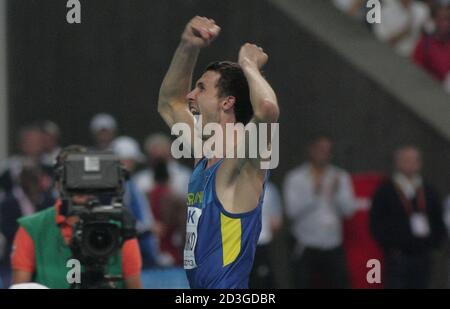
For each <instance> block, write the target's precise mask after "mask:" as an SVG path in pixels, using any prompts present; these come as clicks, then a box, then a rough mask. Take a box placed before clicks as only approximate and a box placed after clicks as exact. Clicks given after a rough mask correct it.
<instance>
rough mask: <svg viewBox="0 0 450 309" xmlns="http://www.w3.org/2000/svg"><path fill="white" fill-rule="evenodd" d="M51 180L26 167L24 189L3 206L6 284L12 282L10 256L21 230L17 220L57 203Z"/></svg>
mask: <svg viewBox="0 0 450 309" xmlns="http://www.w3.org/2000/svg"><path fill="white" fill-rule="evenodd" d="M47 178H48V175H47V174H45V173H44V172H43V171H42V170H41V169H40V168H39V167H36V166H24V167H23V168H22V171H21V173H20V175H19V182H20V186H19V185H16V186H15V187H14V188H13V189H12V190H11V191H10V192H8V193H7V194H6V195H5V197H4V199H3V200H2V201H1V203H0V233H1V234H3V235H4V237H5V240H6V246H5V250H4V251H5V252H4V254H3V259H2V260H1V261H0V274H1V276H2V277H3V279H4V280H3V281H4V282H5V284H7V283H8V282H9V275H10V265H9V255H10V253H11V250H12V243H13V240H14V235H15V234H16V232H17V229H18V223H17V219H19V218H20V217H22V216H28V215H31V214H34V213H35V212H37V211H40V210H42V209H45V208H47V207H48V205H52V204H53V203H54V198H53V195H52V192H51V190H50V188H49V187H48V184H49V181H48V179H47Z"/></svg>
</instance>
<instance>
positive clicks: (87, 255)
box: [58, 152, 136, 288]
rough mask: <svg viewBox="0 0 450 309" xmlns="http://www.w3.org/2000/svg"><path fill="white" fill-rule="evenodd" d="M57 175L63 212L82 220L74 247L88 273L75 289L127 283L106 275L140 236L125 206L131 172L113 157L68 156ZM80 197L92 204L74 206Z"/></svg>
mask: <svg viewBox="0 0 450 309" xmlns="http://www.w3.org/2000/svg"><path fill="white" fill-rule="evenodd" d="M58 173H59V179H60V183H61V195H62V200H63V213H64V215H66V216H78V217H79V218H80V220H79V221H78V223H77V224H76V225H75V226H74V230H73V236H72V241H71V244H70V247H71V250H72V254H73V257H74V258H75V259H78V260H79V261H80V263H81V265H82V269H83V270H82V274H81V283H80V284H76V286H73V287H74V288H115V287H116V284H115V282H116V281H119V280H121V279H122V278H121V276H116V277H111V276H109V274H107V266H108V262H109V260H110V258H111V257H113V256H114V255H115V254H117V253H118V251H119V250H120V249H121V248H122V245H123V243H124V242H125V241H126V240H127V239H131V238H133V237H135V236H136V230H135V221H134V219H133V217H132V216H131V215H130V214H129V212H128V211H126V209H125V208H124V207H123V204H122V196H123V192H124V183H125V181H126V179H127V172H126V171H125V170H124V169H123V168H122V167H121V165H120V161H119V159H118V158H117V157H116V156H115V155H113V154H112V153H108V152H88V153H83V154H70V155H68V156H67V158H66V159H65V160H64V163H63V165H62V166H61V167H60V170H59V171H58ZM76 196H78V197H80V196H82V197H85V198H83V200H86V201H87V202H85V203H83V204H75V203H74V201H76V199H74V197H76Z"/></svg>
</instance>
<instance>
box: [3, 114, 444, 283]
mask: <svg viewBox="0 0 450 309" xmlns="http://www.w3.org/2000/svg"><path fill="white" fill-rule="evenodd" d="M90 131H91V133H92V140H93V143H92V145H91V146H90V149H92V150H100V151H103V150H108V151H113V152H114V153H115V154H117V156H118V157H119V158H120V160H121V162H122V164H123V166H124V167H125V168H126V169H127V170H128V171H129V172H130V174H131V177H130V179H129V180H128V181H127V183H126V184H125V193H124V205H125V206H126V207H127V209H128V210H129V212H130V213H131V214H132V215H133V216H134V218H135V219H136V229H137V232H138V237H137V238H138V243H139V248H140V253H141V257H142V262H143V272H142V278H143V281H144V287H147V288H186V287H188V286H187V281H186V278H185V274H184V270H183V267H182V264H183V262H182V261H183V247H184V241H185V240H184V235H185V220H186V217H185V216H186V211H185V197H186V193H187V187H188V182H189V177H190V174H191V169H190V168H188V167H186V166H184V165H182V164H180V163H179V162H178V161H175V160H174V159H173V158H172V156H171V152H170V147H171V139H170V138H169V137H168V136H166V135H164V134H162V133H155V134H151V135H150V136H148V137H147V138H146V139H145V141H143V143H142V147H141V145H140V144H139V143H138V142H137V141H136V140H135V139H133V138H132V137H130V136H123V135H122V136H118V132H119V128H118V125H117V123H116V120H115V119H114V118H113V116H111V115H108V114H98V115H95V116H94V117H93V118H92V121H91V124H90ZM60 137H61V132H60V129H59V128H58V125H57V124H55V123H53V122H51V121H44V122H40V123H35V124H32V125H27V126H25V127H23V128H22V129H21V130H20V132H19V135H18V147H19V153H18V154H16V155H13V156H11V157H9V158H7V159H6V160H4V161H3V162H2V163H1V171H0V189H1V190H0V192H1V195H0V276H1V277H0V278H1V281H2V282H3V287H8V286H9V284H10V282H11V269H12V268H14V264H13V265H11V260H12V259H11V258H10V257H11V256H12V252H13V251H14V248H13V243H14V237H15V234H16V232H17V229H18V223H17V219H19V218H21V217H24V216H29V215H31V214H34V213H36V212H38V211H40V210H43V209H45V208H48V207H51V206H53V205H55V203H56V201H57V200H58V191H57V190H56V189H55V186H54V175H53V173H54V170H53V166H54V164H55V158H56V156H57V154H58V153H59V151H60V149H61V145H60ZM306 152H307V155H308V156H307V157H308V160H307V161H306V162H304V163H302V164H300V165H299V166H298V167H295V168H293V169H292V170H290V171H289V172H288V173H287V175H286V176H285V178H284V182H283V187H282V190H279V189H278V188H277V186H276V185H275V184H274V183H269V184H268V185H267V187H266V193H265V198H264V204H263V213H262V231H261V235H260V239H259V242H258V250H257V252H256V258H255V263H254V267H253V271H252V273H251V278H250V286H251V287H252V288H276V287H279V285H278V283H277V282H279V274H277V270H279V267H277V266H276V254H274V253H273V251H274V250H273V248H274V242H277V241H278V240H280V239H283V237H278V234H280V233H279V232H280V231H284V234H287V235H289V236H290V237H284V239H289V241H285V243H287V246H288V247H287V248H286V249H287V252H289V254H288V255H287V258H288V261H289V263H290V264H289V266H288V269H289V276H290V278H289V279H290V280H291V282H292V284H291V287H295V288H311V287H328V288H350V287H353V288H355V287H371V285H370V284H369V285H368V283H367V282H364V281H366V272H367V268H366V263H367V260H368V259H373V258H378V259H379V260H380V263H381V264H382V265H383V266H382V276H381V277H382V279H383V280H382V282H377V283H379V284H378V286H377V287H386V288H427V287H430V284H431V279H432V269H433V267H434V266H433V263H434V261H433V259H432V256H433V252H435V251H439V250H440V251H443V250H445V248H446V239H447V234H448V233H447V230H450V197H449V198H448V199H447V202H446V204H445V203H444V202H443V200H442V199H441V198H440V197H439V196H438V194H437V193H436V191H435V190H434V188H433V185H432V184H430V183H429V182H428V181H427V180H426V179H424V178H423V177H422V154H421V152H420V150H419V148H417V147H415V146H408V145H406V146H402V147H399V148H398V149H397V150H396V151H395V153H394V154H393V166H394V169H393V171H392V173H386V174H383V173H377V174H373V173H369V174H358V175H350V174H349V173H348V172H346V171H345V170H344V169H342V168H340V167H337V166H334V165H333V164H332V163H331V162H332V156H333V141H332V140H331V139H330V138H329V137H326V136H317V137H315V138H313V139H312V140H311V141H310V143H309V146H308V148H307V149H306ZM283 221H284V222H283ZM274 258H275V259H274ZM449 260H450V259H449ZM440 271H441V272H442V271H446V270H445V269H444V270H440Z"/></svg>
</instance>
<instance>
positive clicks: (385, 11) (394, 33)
mask: <svg viewBox="0 0 450 309" xmlns="http://www.w3.org/2000/svg"><path fill="white" fill-rule="evenodd" d="M430 19H431V16H430V9H429V7H428V6H427V5H426V4H425V3H423V2H420V1H414V0H385V1H383V5H382V6H381V23H379V24H375V25H374V32H375V35H376V36H377V37H378V38H379V39H380V40H381V41H385V42H387V43H389V44H390V45H391V46H392V47H394V49H395V51H396V52H397V53H398V54H399V55H401V56H404V57H409V56H410V55H411V53H412V51H413V50H414V48H415V46H416V44H417V42H418V41H419V39H420V37H421V34H422V31H423V30H424V28H425V26H426V25H427V24H428V23H429V22H430Z"/></svg>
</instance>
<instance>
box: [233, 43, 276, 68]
mask: <svg viewBox="0 0 450 309" xmlns="http://www.w3.org/2000/svg"><path fill="white" fill-rule="evenodd" d="M268 59H269V56H267V54H266V53H265V52H264V50H263V49H262V48H261V47H259V46H257V45H255V44H250V43H245V44H244V45H243V46H242V47H241V50H240V51H239V60H238V61H239V65H240V66H241V67H242V68H245V67H247V66H253V67H256V68H257V69H259V70H260V69H261V68H262V67H263V66H264V65H265V64H266V63H267V60H268Z"/></svg>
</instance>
